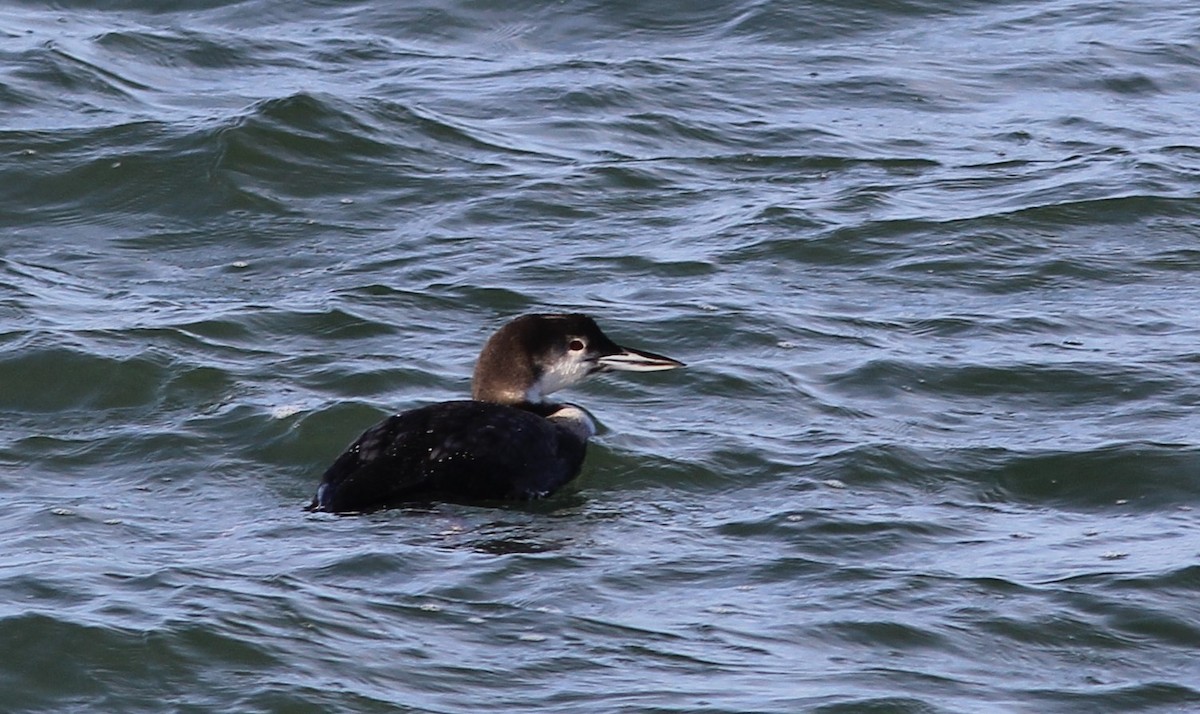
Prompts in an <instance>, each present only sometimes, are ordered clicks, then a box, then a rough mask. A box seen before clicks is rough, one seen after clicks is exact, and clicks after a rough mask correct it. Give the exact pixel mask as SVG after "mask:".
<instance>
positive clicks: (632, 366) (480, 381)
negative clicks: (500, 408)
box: [471, 313, 684, 404]
mask: <svg viewBox="0 0 1200 714" xmlns="http://www.w3.org/2000/svg"><path fill="white" fill-rule="evenodd" d="M682 366H684V365H683V363H682V362H678V361H676V360H673V359H671V358H670V357H663V356H662V355H656V354H654V353H652V352H643V351H640V350H632V349H628V348H625V347H621V346H620V345H618V344H617V343H615V342H613V341H612V340H610V339H609V338H608V337H607V336H606V335H605V334H604V333H603V332H601V331H600V328H599V327H598V326H597V325H596V322H595V321H594V320H592V318H590V317H588V316H587V315H581V314H578V313H574V314H562V315H547V314H538V315H523V316H521V317H518V318H517V319H515V320H513V321H512V322H509V323H508V324H507V325H505V326H504V327H501V328H500V329H499V330H498V331H497V332H496V334H494V335H492V336H491V338H490V339H489V340H488V341H487V344H485V345H484V346H483V351H482V352H480V353H479V360H478V361H477V362H476V363H475V374H474V376H473V378H472V380H471V396H472V398H474V399H478V400H480V401H485V402H496V403H498V404H521V403H534V404H536V403H539V402H541V401H542V400H543V399H544V398H545V396H546V395H547V394H550V393H551V392H555V391H557V390H559V389H563V388H564V387H569V386H571V385H572V384H577V383H579V382H581V381H583V380H584V379H587V378H588V377H589V376H591V375H593V374H597V373H599V372H607V371H609V370H623V371H634V372H654V371H659V370H664V369H675V368H677V367H682Z"/></svg>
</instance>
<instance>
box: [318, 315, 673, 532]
mask: <svg viewBox="0 0 1200 714" xmlns="http://www.w3.org/2000/svg"><path fill="white" fill-rule="evenodd" d="M683 366H684V364H683V363H682V362H679V361H677V360H673V359H671V358H670V357H664V356H662V355H657V354H654V353H653V352H645V351H642V350H635V349H630V348H628V347H621V346H620V345H618V344H617V343H615V342H613V341H612V340H611V339H609V338H608V336H606V335H605V334H604V333H603V332H601V331H600V328H599V327H598V326H597V325H596V323H595V321H594V320H592V318H590V317H588V316H587V315H582V314H554V315H550V314H536V315H523V316H521V317H518V318H516V319H515V320H512V321H511V322H509V323H507V324H506V325H504V326H503V327H501V328H500V329H499V330H498V331H497V332H496V333H495V334H493V335H492V336H491V338H489V339H488V341H487V343H486V344H485V345H484V346H483V351H482V352H480V354H479V359H478V360H477V361H476V363H475V372H474V375H473V376H472V379H471V399H470V400H462V401H451V402H440V403H437V404H430V405H428V406H424V407H419V408H417V409H413V410H411V411H406V412H401V413H400V414H396V415H394V416H390V417H388V418H386V419H384V420H383V421H381V422H379V423H378V424H376V425H375V426H373V427H371V428H370V429H367V430H366V431H365V432H364V433H363V434H362V436H360V437H359V438H358V439H357V440H356V441H355V442H354V443H353V444H351V445H350V447H349V448H348V449H346V451H345V453H343V454H342V455H341V456H340V457H338V459H337V460H336V461H334V462H333V465H332V466H330V467H329V469H328V470H327V471H325V475H324V476H322V478H321V484H320V486H319V487H318V488H317V493H316V496H315V497H314V498H313V501H312V503H311V504H310V505H309V506H308V509H309V510H312V511H330V512H335V513H345V512H360V511H370V510H375V509H378V508H384V507H387V506H393V505H399V504H402V503H405V502H412V501H429V500H452V501H484V500H512V499H516V500H529V499H535V498H542V497H545V496H548V495H550V494H552V493H554V492H555V491H557V490H558V489H559V488H561V487H562V486H563V485H564V484H566V483H567V482H569V481H571V480H572V479H574V478H575V477H576V476H578V475H579V470H580V468H581V467H582V466H583V457H584V452H585V451H586V448H587V441H588V439H589V438H591V437H592V436H594V435H595V433H596V425H595V423H594V422H593V421H592V419H591V417H590V416H588V414H587V412H585V411H584V410H583V409H582V408H580V407H578V406H575V405H573V404H566V403H553V402H549V401H546V396H547V395H549V394H551V393H553V392H556V391H558V390H560V389H563V388H565V387H569V386H571V385H573V384H578V383H579V382H581V381H583V380H584V379H587V378H588V377H590V376H592V375H594V374H600V373H602V372H609V371H615V370H619V371H628V372H656V371H660V370H666V369H675V368H677V367H683Z"/></svg>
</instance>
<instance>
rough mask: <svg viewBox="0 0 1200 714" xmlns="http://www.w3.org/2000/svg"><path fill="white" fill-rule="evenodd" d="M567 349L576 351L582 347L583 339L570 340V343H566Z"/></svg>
mask: <svg viewBox="0 0 1200 714" xmlns="http://www.w3.org/2000/svg"><path fill="white" fill-rule="evenodd" d="M567 349H569V350H571V351H572V352H578V351H579V350H581V349H583V340H571V344H569V345H567Z"/></svg>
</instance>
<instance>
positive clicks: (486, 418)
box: [310, 401, 587, 512]
mask: <svg viewBox="0 0 1200 714" xmlns="http://www.w3.org/2000/svg"><path fill="white" fill-rule="evenodd" d="M586 449H587V441H586V439H581V438H579V435H578V434H576V433H574V432H573V431H572V430H571V429H570V428H568V427H566V426H563V425H560V424H556V423H555V421H554V420H552V419H546V418H545V417H542V416H541V415H539V414H536V413H534V412H532V411H527V410H524V409H517V408H514V407H508V406H503V405H500V404H490V403H488V402H478V401H459V402H442V403H439V404H431V405H429V406H426V407H422V408H419V409H413V410H412V411H408V412H404V413H401V414H396V415H394V416H391V417H388V418H387V419H384V420H383V421H382V422H380V423H378V424H376V425H375V426H373V427H371V428H370V429H368V430H367V431H366V432H365V433H364V434H363V435H362V436H361V437H359V438H358V440H357V441H355V442H354V444H352V445H351V446H350V448H349V449H347V450H346V452H345V453H343V454H342V455H341V457H340V458H338V460H337V461H335V462H334V463H333V465H332V466H330V467H329V469H328V470H327V471H326V472H325V475H324V476H323V477H322V484H321V486H320V488H319V489H318V490H317V495H316V498H314V499H313V503H312V505H311V506H310V509H313V510H322V511H335V512H345V511H363V510H370V509H374V508H380V507H383V506H387V505H394V504H398V503H403V502H405V501H413V500H424V499H448V500H467V501H477V500H501V499H506V500H507V499H512V500H529V499H534V498H541V497H543V496H546V495H548V494H550V493H552V492H554V491H556V490H558V489H559V488H561V487H562V486H563V484H565V483H567V482H568V481H570V480H571V479H573V478H575V476H576V475H577V474H578V473H579V470H580V468H581V467H582V465H583V457H584V453H585V451H586Z"/></svg>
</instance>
